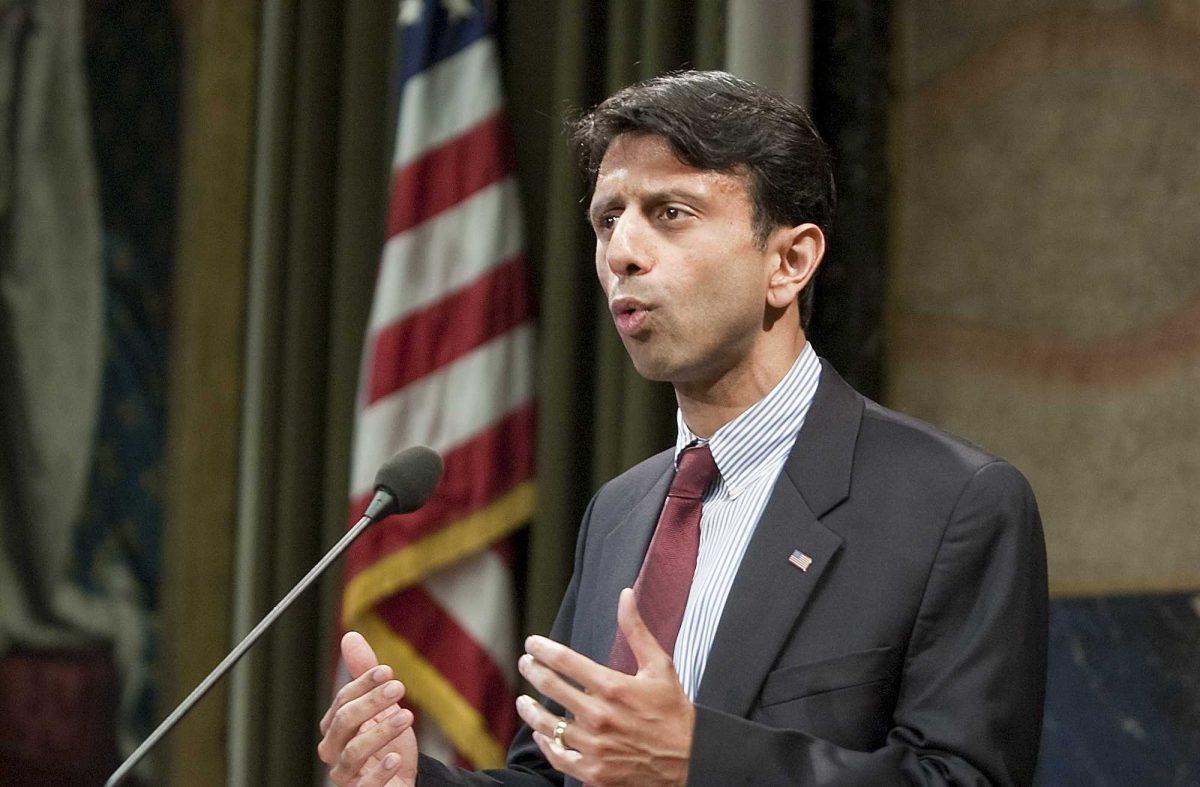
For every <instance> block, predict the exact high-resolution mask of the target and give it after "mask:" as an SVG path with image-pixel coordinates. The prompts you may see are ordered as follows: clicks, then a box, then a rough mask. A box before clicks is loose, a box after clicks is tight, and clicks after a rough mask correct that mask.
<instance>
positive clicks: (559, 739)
mask: <svg viewBox="0 0 1200 787" xmlns="http://www.w3.org/2000/svg"><path fill="white" fill-rule="evenodd" d="M570 723H571V722H569V721H567V720H566V719H559V720H558V724H555V725H554V742H555V743H557V744H558V745H559V746H561V747H562V748H564V749H567V748H570V747H569V746H567V744H565V743H563V733H565V732H566V731H567V725H568V724H570Z"/></svg>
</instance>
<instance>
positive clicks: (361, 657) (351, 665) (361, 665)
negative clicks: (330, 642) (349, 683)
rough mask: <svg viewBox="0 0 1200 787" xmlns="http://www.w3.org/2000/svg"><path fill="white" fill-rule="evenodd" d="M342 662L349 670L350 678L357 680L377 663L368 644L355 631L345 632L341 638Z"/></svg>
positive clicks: (377, 660)
mask: <svg viewBox="0 0 1200 787" xmlns="http://www.w3.org/2000/svg"><path fill="white" fill-rule="evenodd" d="M342 661H344V662H346V669H348V670H350V677H352V678H357V677H358V676H360V675H362V674H363V673H364V672H366V671H367V670H369V669H371V667H374V666H375V665H376V664H378V663H379V659H378V657H376V655H375V651H374V650H372V649H371V645H370V643H368V642H367V640H366V638H365V637H363V635H362V634H359V633H358V632H357V631H347V632H346V634H345V635H344V636H343V637H342Z"/></svg>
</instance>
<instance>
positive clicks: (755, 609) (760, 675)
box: [696, 361, 863, 716]
mask: <svg viewBox="0 0 1200 787" xmlns="http://www.w3.org/2000/svg"><path fill="white" fill-rule="evenodd" d="M821 367H822V368H821V382H820V385H819V386H818V387H817V392H816V395H815V396H814V398H813V403H812V406H811V407H810V409H809V411H808V415H807V417H806V418H805V419H804V426H803V427H802V428H801V430H800V434H799V435H797V437H796V445H795V447H794V448H793V449H792V452H791V454H790V455H789V456H788V459H787V462H786V463H785V465H784V469H783V472H781V473H780V475H779V480H778V481H777V482H776V484H775V489H774V491H773V492H772V494H771V498H770V500H768V501H767V505H766V508H765V509H764V510H763V514H762V517H761V518H760V519H759V521H758V526H757V527H756V528H755V531H754V535H753V536H752V537H751V539H750V543H749V545H748V546H747V548H746V555H745V557H744V558H743V559H742V564H741V566H740V567H739V568H738V572H737V576H736V578H735V579H734V582H733V587H732V588H731V589H730V592H729V598H728V599H727V600H726V602H725V609H724V610H723V612H722V613H721V622H720V624H719V625H718V627H717V633H716V636H715V638H714V640H713V645H712V649H711V650H710V651H709V655H708V662H707V664H706V666H705V669H704V677H703V679H702V680H701V683H700V689H699V694H698V696H697V698H696V701H697V702H699V703H701V704H703V705H706V706H708V707H712V708H717V709H720V710H724V711H726V712H728V713H731V714H734V715H738V716H744V715H746V714H747V713H748V712H749V710H750V708H751V706H752V703H753V702H754V699H755V697H756V696H757V695H758V690H759V688H760V687H761V685H762V681H763V679H764V678H765V677H766V674H767V671H768V670H769V669H770V668H771V665H772V664H773V663H774V662H775V659H776V656H777V655H778V653H779V651H780V649H781V648H782V647H783V645H784V643H785V642H786V641H787V638H788V636H789V635H790V633H791V632H792V630H793V629H794V628H795V625H796V620H797V618H798V617H799V616H800V613H801V612H802V611H803V609H804V606H805V604H807V602H808V599H809V597H810V596H811V595H812V592H813V589H814V588H816V586H817V583H818V582H820V580H821V577H822V575H823V574H824V572H825V571H826V570H828V569H829V568H830V565H831V563H832V562H833V560H834V557H835V555H836V554H837V552H838V550H839V549H840V548H841V544H842V538H841V536H839V535H837V534H836V533H834V532H833V531H831V530H829V529H828V528H826V527H825V526H824V525H822V524H821V522H820V517H822V516H824V515H825V514H826V513H828V512H829V511H830V510H832V509H833V508H834V507H835V506H837V505H838V504H839V503H841V502H842V501H843V500H845V499H846V497H847V496H848V495H849V493H850V475H851V469H852V464H853V461H854V445H855V442H856V441H857V438H858V430H859V426H860V424H861V421H862V411H863V399H862V397H861V396H859V395H858V394H857V393H855V391H854V390H853V389H852V388H850V386H849V385H847V384H846V383H845V382H844V381H843V380H842V379H841V377H839V376H838V374H837V372H835V371H834V370H833V368H832V367H831V366H829V364H827V363H825V362H824V361H822V362H821ZM796 549H799V550H800V551H801V552H803V553H804V554H805V555H807V556H808V557H810V558H811V559H812V563H811V565H810V566H809V567H808V569H807V570H804V571H802V570H800V569H799V568H797V567H796V566H793V565H792V564H790V563H789V562H788V557H789V556H790V555H791V554H792V551H793V550H796Z"/></svg>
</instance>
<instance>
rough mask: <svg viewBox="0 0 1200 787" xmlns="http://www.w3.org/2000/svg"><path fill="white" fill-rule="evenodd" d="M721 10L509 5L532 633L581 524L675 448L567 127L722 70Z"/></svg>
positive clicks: (661, 394)
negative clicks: (533, 452)
mask: <svg viewBox="0 0 1200 787" xmlns="http://www.w3.org/2000/svg"><path fill="white" fill-rule="evenodd" d="M724 6H725V4H724V2H722V1H721V0H701V2H680V1H679V0H670V1H668V0H645V1H642V0H620V1H616V2H585V1H584V0H570V1H564V2H561V3H555V4H549V3H522V2H510V3H508V4H507V5H506V6H505V7H504V8H503V9H502V14H503V18H502V20H501V21H502V27H501V31H502V32H501V46H502V53H503V62H504V64H505V71H506V73H505V83H506V86H507V89H508V97H509V105H510V113H511V115H510V116H511V120H512V124H513V128H514V132H515V134H514V136H515V139H516V147H517V167H518V175H519V179H520V181H521V185H522V196H523V201H524V208H525V217H526V222H525V223H526V226H527V227H528V235H527V237H528V247H529V255H530V257H531V259H532V261H533V266H534V270H535V274H534V275H535V279H536V281H535V284H536V291H537V292H538V293H539V304H538V308H539V314H538V331H539V374H538V445H537V474H538V477H537V482H538V510H537V515H536V518H535V521H534V522H533V524H532V527H531V529H530V532H529V538H528V573H527V579H526V583H525V592H526V597H525V627H526V629H527V630H529V631H539V632H545V631H547V630H549V628H550V624H551V623H552V622H553V620H554V614H555V612H556V611H557V609H558V603H559V601H560V599H561V598H562V593H563V591H564V590H565V588H566V585H567V581H568V579H569V578H570V574H571V560H572V555H573V551H574V545H575V535H576V533H577V531H578V525H579V519H580V516H581V515H582V514H583V510H584V508H585V507H586V505H587V501H588V499H589V498H590V497H591V495H592V494H593V493H594V492H595V491H596V490H597V489H598V488H599V487H600V485H601V484H603V483H604V482H605V481H607V480H608V479H610V478H612V477H614V476H615V475H617V474H618V473H620V472H621V471H622V470H624V469H626V468H628V467H631V466H632V465H634V464H636V463H637V462H638V461H640V460H642V459H644V458H646V457H648V456H650V455H652V454H654V453H656V452H658V451H660V450H662V449H663V448H666V447H668V446H669V445H671V444H672V443H673V441H674V434H675V421H674V415H675V400H674V395H673V393H672V391H671V388H670V386H668V385H667V384H665V383H649V382H647V381H646V380H644V379H642V378H641V377H639V376H638V374H637V373H636V372H635V371H634V369H633V366H632V364H631V363H630V362H629V360H628V358H627V356H626V355H625V350H624V348H623V347H622V346H621V343H620V340H619V339H618V337H617V334H616V332H615V330H613V328H612V325H611V319H610V318H609V316H608V312H607V309H606V308H605V304H604V300H603V297H602V295H601V293H600V288H599V285H598V284H597V283H596V276H595V272H594V270H593V263H592V260H593V243H594V240H593V237H592V232H591V229H590V227H589V226H588V225H587V223H586V222H585V221H584V219H583V215H584V208H585V204H586V203H585V201H584V200H585V198H586V193H585V186H584V181H583V178H582V176H581V174H580V172H579V169H578V167H577V165H576V162H575V160H574V157H573V153H572V151H571V150H570V147H569V145H568V144H567V132H566V124H565V122H564V118H566V117H568V116H569V115H570V114H571V113H573V112H577V111H578V110H580V109H586V108H590V107H591V106H593V105H595V104H596V103H597V102H599V101H600V100H602V99H603V98H604V97H605V96H607V95H608V94H610V93H612V92H613V91H615V90H617V89H618V88H620V87H622V86H624V85H627V84H630V83H632V82H636V81H638V80H640V79H644V78H646V77H650V76H653V75H655V74H659V73H662V72H664V71H669V70H673V69H679V68H720V67H721V63H722V59H723V49H724V46H723V42H724V30H725V27H724V19H725V7H724Z"/></svg>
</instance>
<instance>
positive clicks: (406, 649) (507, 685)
mask: <svg viewBox="0 0 1200 787" xmlns="http://www.w3.org/2000/svg"><path fill="white" fill-rule="evenodd" d="M398 24H399V35H400V56H399V63H398V68H397V73H398V80H399V85H398V87H399V95H400V103H399V118H398V121H397V131H396V148H395V154H394V157H393V161H392V181H391V199H390V208H389V215H388V240H387V243H386V244H385V246H384V249H383V254H382V259H381V261H380V267H379V274H378V278H377V281H376V290H375V297H374V303H373V305H372V309H371V317H370V321H369V324H368V328H367V336H366V342H365V349H364V357H363V365H362V372H361V377H360V383H359V402H358V413H357V420H356V425H355V445H354V459H353V468H352V471H351V478H352V480H351V494H350V516H351V521H354V520H356V519H357V517H358V515H359V513H360V512H361V511H362V509H363V506H364V505H365V503H366V502H367V501H368V499H369V498H370V496H371V493H372V488H371V485H372V479H373V477H374V473H375V470H376V469H377V468H378V467H379V465H380V464H381V463H382V462H383V461H384V460H386V459H387V458H388V457H389V456H390V455H391V454H392V453H393V452H395V451H396V450H398V449H399V448H403V447H405V446H409V445H413V444H418V443H423V444H426V445H429V446H431V447H432V448H434V449H435V450H436V451H438V452H439V453H441V454H442V456H443V457H444V459H445V465H446V471H445V476H444V477H443V480H442V482H441V484H440V486H439V487H438V490H437V492H436V493H435V494H434V497H433V498H432V499H431V500H430V501H429V503H428V504H427V505H426V506H425V507H424V508H423V509H421V510H420V511H418V512H417V513H415V514H411V515H407V516H404V517H392V518H389V519H387V520H384V521H383V522H381V523H379V524H378V525H376V526H375V527H374V529H372V530H368V531H367V532H366V533H365V534H364V535H363V537H362V538H361V539H360V540H359V541H358V542H357V543H356V544H355V545H354V547H353V548H352V550H351V552H350V555H349V557H348V559H347V562H346V574H345V588H344V595H343V599H342V625H343V627H344V628H345V629H346V630H349V629H354V630H357V631H360V632H362V633H363V635H364V636H366V637H367V639H368V641H370V643H371V644H372V646H373V647H374V648H375V650H376V653H377V654H378V655H379V657H380V660H381V661H382V662H383V663H386V664H390V665H391V666H392V667H393V668H394V669H395V671H396V674H397V676H398V677H400V678H401V679H402V680H403V681H404V682H405V685H406V686H407V688H408V693H407V700H406V702H407V704H408V705H409V706H410V707H413V709H414V710H415V711H416V712H417V716H418V723H417V733H418V738H419V740H420V743H421V747H422V751H423V752H425V753H427V754H432V755H433V756H437V757H439V758H440V759H443V760H444V761H447V762H459V763H463V764H467V765H470V766H472V767H477V768H480V767H494V766H496V765H499V764H501V763H503V760H504V752H505V749H506V748H507V745H508V743H509V741H510V740H511V738H512V735H513V733H514V732H515V730H516V723H517V720H516V714H515V710H514V707H513V699H514V697H515V686H516V674H515V657H516V647H515V644H516V643H515V610H514V594H513V578H512V545H511V539H510V538H509V536H510V534H511V533H512V532H513V531H514V530H516V529H517V528H519V527H520V526H522V525H523V524H524V523H525V522H526V521H527V520H528V518H529V516H530V514H531V512H532V510H533V500H534V493H533V482H532V478H533V424H534V402H533V338H534V337H533V324H532V316H533V311H532V298H531V295H530V292H529V286H528V281H527V268H526V262H525V257H524V254H523V239H522V235H521V215H520V210H519V205H518V200H517V188H516V183H515V181H514V179H513V176H512V166H511V157H510V153H511V143H510V140H509V138H508V135H507V131H506V129H507V126H506V123H505V117H504V107H503V101H502V97H501V93H500V83H499V77H500V71H499V60H498V57H497V50H496V45H495V42H494V40H493V39H492V37H491V33H490V29H489V18H488V15H487V12H486V10H485V9H484V8H483V7H482V5H481V4H480V3H478V2H476V3H472V2H470V0H455V1H451V0H440V1H439V0H425V1H424V2H420V0H406V1H405V2H402V3H401V5H400V14H399V19H398Z"/></svg>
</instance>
